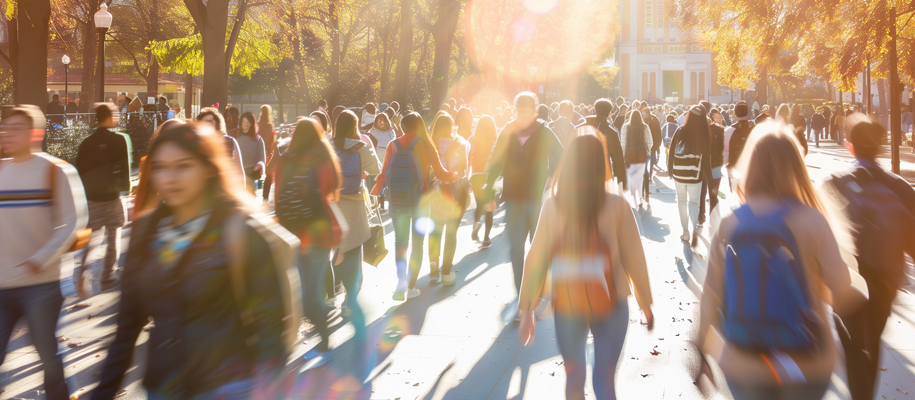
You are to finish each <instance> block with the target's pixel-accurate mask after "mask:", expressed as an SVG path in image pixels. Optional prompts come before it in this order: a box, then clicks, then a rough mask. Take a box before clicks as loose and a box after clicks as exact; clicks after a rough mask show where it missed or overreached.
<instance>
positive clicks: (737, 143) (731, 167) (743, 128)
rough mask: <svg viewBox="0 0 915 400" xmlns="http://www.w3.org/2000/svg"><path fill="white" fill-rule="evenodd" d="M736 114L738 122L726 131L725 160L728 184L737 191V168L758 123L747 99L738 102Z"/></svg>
mask: <svg viewBox="0 0 915 400" xmlns="http://www.w3.org/2000/svg"><path fill="white" fill-rule="evenodd" d="M734 116H735V117H736V118H737V122H735V123H734V125H731V126H729V127H728V129H726V130H725V131H724V160H725V161H726V162H727V170H728V185H729V186H730V188H731V192H733V193H736V192H737V179H738V174H737V173H736V169H735V168H736V167H737V162H738V161H739V160H740V156H741V155H742V154H743V149H744V147H745V146H746V144H747V139H749V138H750V133H751V132H752V131H753V127H755V126H756V124H755V123H754V122H753V118H752V117H751V116H750V109H749V107H747V102H746V101H743V100H741V101H740V102H738V103H737V106H735V107H734Z"/></svg>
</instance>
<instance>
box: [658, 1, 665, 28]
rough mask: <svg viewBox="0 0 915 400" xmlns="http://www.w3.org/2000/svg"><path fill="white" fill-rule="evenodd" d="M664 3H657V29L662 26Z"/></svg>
mask: <svg viewBox="0 0 915 400" xmlns="http://www.w3.org/2000/svg"><path fill="white" fill-rule="evenodd" d="M664 18H665V16H664V2H663V1H662V2H660V3H658V27H662V26H664Z"/></svg>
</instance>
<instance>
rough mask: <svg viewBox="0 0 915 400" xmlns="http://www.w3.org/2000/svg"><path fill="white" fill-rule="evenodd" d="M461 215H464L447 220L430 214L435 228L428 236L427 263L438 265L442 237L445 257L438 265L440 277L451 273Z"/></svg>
mask: <svg viewBox="0 0 915 400" xmlns="http://www.w3.org/2000/svg"><path fill="white" fill-rule="evenodd" d="M463 215H464V213H461V214H460V215H458V216H457V217H456V218H450V219H448V218H441V216H436V215H435V213H434V212H433V214H432V222H434V223H435V228H434V229H433V230H432V233H430V234H429V262H430V263H436V264H438V261H439V259H438V257H439V255H440V254H441V252H442V236H444V237H445V255H444V258H443V259H442V263H441V264H439V265H441V267H442V275H448V274H450V273H451V267H452V266H453V263H454V252H455V249H456V248H457V231H458V227H460V226H461V216H463Z"/></svg>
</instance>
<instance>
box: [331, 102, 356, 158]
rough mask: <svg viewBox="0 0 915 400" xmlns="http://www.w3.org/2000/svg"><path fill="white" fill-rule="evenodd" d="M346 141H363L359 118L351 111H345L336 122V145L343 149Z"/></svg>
mask: <svg viewBox="0 0 915 400" xmlns="http://www.w3.org/2000/svg"><path fill="white" fill-rule="evenodd" d="M346 139H353V140H362V138H361V137H360V136H359V117H357V116H356V114H355V113H353V112H352V111H350V110H343V111H342V112H340V115H338V116H337V120H336V121H334V145H336V146H337V148H338V149H341V150H342V149H343V148H344V146H345V145H346Z"/></svg>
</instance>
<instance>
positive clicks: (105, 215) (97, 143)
mask: <svg viewBox="0 0 915 400" xmlns="http://www.w3.org/2000/svg"><path fill="white" fill-rule="evenodd" d="M94 112H95V119H96V121H98V128H96V130H95V132H94V133H93V134H92V135H89V137H87V138H86V139H84V140H83V142H82V143H80V145H79V151H78V153H77V155H76V170H77V171H79V175H80V179H81V180H82V183H83V188H84V189H85V190H86V199H87V200H88V201H89V225H88V228H89V229H91V230H92V232H93V233H95V232H100V231H101V230H102V229H103V228H104V229H105V241H106V242H107V246H106V250H105V261H104V263H103V264H102V273H101V276H100V279H99V282H100V284H101V291H103V292H105V291H108V290H109V289H111V288H113V287H114V286H115V285H116V284H117V279H116V278H115V277H114V276H113V275H114V270H115V268H116V267H117V263H118V257H119V256H120V254H121V227H123V226H124V223H125V222H126V220H127V212H126V211H125V210H124V203H123V202H122V201H121V193H127V192H129V191H130V154H128V151H127V140H126V139H125V138H124V137H123V136H121V135H119V134H117V133H114V132H112V131H111V129H112V128H115V127H117V118H118V111H117V110H116V109H115V108H114V105H113V104H111V103H99V104H97V105H96V106H95V107H94ZM92 248H93V246H92V243H91V241H90V243H89V245H88V247H87V248H86V251H85V252H84V253H83V259H82V263H80V268H78V269H77V270H76V271H74V279H73V282H74V286H76V292H77V293H78V294H79V296H80V297H82V298H86V297H89V293H88V292H87V291H86V288H85V285H84V281H83V277H84V276H85V274H86V268H88V266H89V265H88V264H87V263H86V260H87V259H88V258H89V253H91V252H92Z"/></svg>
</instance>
